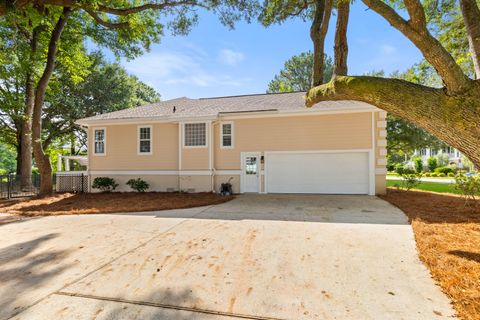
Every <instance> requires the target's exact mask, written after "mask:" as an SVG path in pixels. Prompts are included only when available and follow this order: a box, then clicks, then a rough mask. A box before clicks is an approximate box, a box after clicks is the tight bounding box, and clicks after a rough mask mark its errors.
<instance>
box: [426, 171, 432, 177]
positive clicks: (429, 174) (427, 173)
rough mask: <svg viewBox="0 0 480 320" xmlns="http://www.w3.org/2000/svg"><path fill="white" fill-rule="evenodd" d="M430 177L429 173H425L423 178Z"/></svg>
mask: <svg viewBox="0 0 480 320" xmlns="http://www.w3.org/2000/svg"><path fill="white" fill-rule="evenodd" d="M431 175H432V174H431V173H430V172H426V173H425V174H424V176H425V177H430V176H431Z"/></svg>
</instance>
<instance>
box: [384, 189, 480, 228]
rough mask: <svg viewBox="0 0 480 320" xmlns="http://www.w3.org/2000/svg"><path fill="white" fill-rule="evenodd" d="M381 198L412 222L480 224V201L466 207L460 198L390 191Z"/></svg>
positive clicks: (446, 195)
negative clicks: (398, 209)
mask: <svg viewBox="0 0 480 320" xmlns="http://www.w3.org/2000/svg"><path fill="white" fill-rule="evenodd" d="M380 198H382V199H384V200H386V201H388V202H390V203H391V204H393V205H395V206H396V207H398V208H400V209H401V210H402V211H403V212H405V214H406V215H407V216H408V218H409V220H410V221H413V220H421V221H423V222H425V223H480V200H477V203H476V205H475V204H473V203H471V202H470V204H469V205H465V200H464V199H463V198H461V197H459V196H455V195H448V194H438V193H429V192H419V191H408V192H406V191H398V190H394V189H388V190H387V194H386V195H382V196H380Z"/></svg>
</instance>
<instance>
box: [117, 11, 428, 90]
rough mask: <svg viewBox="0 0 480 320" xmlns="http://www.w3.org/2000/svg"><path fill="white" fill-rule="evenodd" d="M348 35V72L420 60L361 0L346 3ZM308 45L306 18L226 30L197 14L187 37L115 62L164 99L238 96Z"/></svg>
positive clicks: (261, 85) (329, 47)
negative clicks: (126, 59) (347, 9)
mask: <svg viewBox="0 0 480 320" xmlns="http://www.w3.org/2000/svg"><path fill="white" fill-rule="evenodd" d="M335 20H336V17H335V16H332V19H331V25H330V30H329V36H328V38H327V41H326V53H327V54H329V55H330V56H332V55H333V34H334V27H335ZM348 38H349V60H348V63H349V74H352V75H355V74H357V75H358V74H363V73H365V72H368V71H372V70H385V72H386V73H390V72H392V71H395V70H400V71H403V70H405V69H407V68H408V67H410V66H411V65H412V64H414V63H416V62H418V61H420V59H421V54H420V52H419V51H418V50H417V49H416V48H415V47H414V46H413V45H412V44H411V43H410V42H409V41H408V40H407V39H406V38H405V37H404V36H403V35H401V34H400V33H399V32H398V31H396V30H395V29H393V28H392V27H391V26H390V25H389V24H388V23H386V22H385V21H384V20H383V19H382V18H381V17H380V16H378V15H377V14H376V13H374V12H372V11H371V10H367V8H366V7H365V6H364V5H363V4H362V3H361V2H355V4H354V5H353V7H352V12H351V16H350V24H349V32H348ZM311 48H312V43H311V41H310V38H309V23H304V22H302V21H301V20H300V19H294V20H289V21H288V22H286V23H284V24H282V25H276V26H273V27H270V28H264V27H263V26H261V25H260V24H258V23H257V22H254V23H252V24H246V23H239V24H237V26H236V28H235V29H234V30H229V29H228V28H227V27H224V26H223V25H221V24H220V22H218V19H217V18H216V17H215V16H214V15H212V14H210V13H202V14H201V15H200V22H199V25H198V26H196V27H195V28H194V29H193V30H192V32H191V33H190V34H189V35H188V36H176V37H174V36H170V35H166V36H165V37H163V38H162V41H161V43H159V44H155V45H154V46H152V48H151V51H150V52H148V53H145V54H144V55H143V56H142V57H140V58H137V59H135V60H133V61H123V60H122V61H121V63H122V65H123V66H125V68H126V69H127V70H128V72H129V73H131V74H134V75H136V76H137V77H138V78H140V79H141V80H142V81H144V82H146V83H147V84H149V85H150V86H152V87H154V88H155V89H156V90H157V91H158V92H159V93H160V94H161V95H162V99H164V100H166V99H172V98H176V97H181V96H187V97H191V98H198V97H212V96H225V95H238V94H250V93H262V92H265V90H266V89H267V84H268V82H269V81H270V80H271V79H272V78H273V76H274V75H275V74H276V73H278V71H279V70H280V69H281V68H282V66H283V64H284V62H285V60H287V59H288V58H290V57H291V56H293V55H296V54H299V53H301V52H303V51H307V50H311Z"/></svg>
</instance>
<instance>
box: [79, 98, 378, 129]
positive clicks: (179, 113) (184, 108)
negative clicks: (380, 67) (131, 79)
mask: <svg viewBox="0 0 480 320" xmlns="http://www.w3.org/2000/svg"><path fill="white" fill-rule="evenodd" d="M304 97H305V92H292V93H275V94H252V95H243V96H230V97H215V98H200V99H189V98H186V97H182V98H177V99H172V100H166V101H161V102H158V103H154V104H150V105H145V106H140V107H136V108H130V109H124V110H120V111H115V112H110V113H105V114H99V115H96V116H93V117H89V118H84V119H81V120H80V121H79V122H89V121H98V120H121V119H138V118H166V119H172V120H174V119H177V118H178V119H181V118H195V117H216V116H218V115H219V114H222V113H234V112H255V111H257V112H258V111H270V110H278V111H292V112H294V111H305V110H306V107H305V102H304ZM352 105H354V106H358V107H365V106H370V105H368V104H366V103H363V102H358V101H349V103H348V106H349V107H350V108H351V107H352ZM342 106H345V101H324V102H321V103H319V104H317V105H315V106H314V108H326V109H329V108H335V109H338V108H342ZM174 107H175V112H173V109H174Z"/></svg>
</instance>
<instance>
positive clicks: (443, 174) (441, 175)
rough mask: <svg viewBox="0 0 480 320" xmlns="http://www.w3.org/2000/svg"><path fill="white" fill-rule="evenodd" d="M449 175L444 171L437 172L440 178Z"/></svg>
mask: <svg viewBox="0 0 480 320" xmlns="http://www.w3.org/2000/svg"><path fill="white" fill-rule="evenodd" d="M446 176H447V175H446V174H445V173H443V172H440V173H437V177H440V178H444V177H446Z"/></svg>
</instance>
